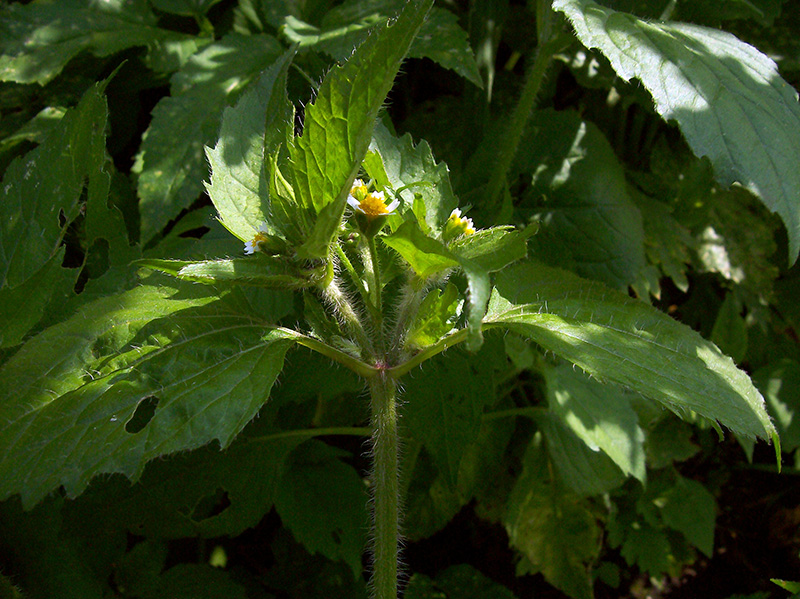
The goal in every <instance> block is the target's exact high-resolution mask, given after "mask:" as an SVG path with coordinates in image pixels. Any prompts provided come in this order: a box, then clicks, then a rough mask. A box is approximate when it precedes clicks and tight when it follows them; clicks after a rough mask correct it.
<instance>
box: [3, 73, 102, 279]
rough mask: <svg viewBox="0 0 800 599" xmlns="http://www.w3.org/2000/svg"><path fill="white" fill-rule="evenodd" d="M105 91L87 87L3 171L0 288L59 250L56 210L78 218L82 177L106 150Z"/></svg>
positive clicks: (90, 172)
mask: <svg viewBox="0 0 800 599" xmlns="http://www.w3.org/2000/svg"><path fill="white" fill-rule="evenodd" d="M104 89H105V82H102V83H98V84H96V85H94V86H92V88H91V89H89V90H88V91H87V92H86V93H85V94H84V96H83V98H82V99H81V101H80V102H79V103H78V105H77V106H76V107H75V108H73V109H71V110H68V111H67V114H66V115H65V116H64V117H63V118H62V119H61V121H60V122H59V123H58V124H57V125H55V126H54V127H53V129H52V131H51V133H50V135H49V136H48V138H47V140H46V141H45V142H44V143H42V144H41V145H39V146H38V147H37V148H36V149H34V150H32V151H31V152H29V153H28V154H26V155H25V156H20V157H19V158H17V159H15V160H14V161H13V162H12V163H11V164H10V165H9V167H8V169H7V170H6V172H5V175H4V177H3V181H2V183H1V184H0V185H2V196H0V227H1V228H0V286H2V287H16V286H17V285H20V284H21V283H23V282H25V281H26V280H28V279H29V278H30V277H31V276H32V275H33V273H34V272H36V271H37V270H39V269H40V268H41V267H42V266H43V265H44V264H45V263H46V262H47V261H48V260H50V259H51V257H52V256H53V255H54V254H55V252H57V251H58V249H59V247H60V243H61V239H62V236H63V234H64V228H65V227H66V224H62V223H60V222H59V213H60V212H61V213H63V218H64V220H65V221H66V222H67V223H69V222H71V221H72V220H73V219H75V218H76V217H77V216H78V211H79V206H78V201H79V199H80V195H81V192H82V191H83V188H84V185H85V183H86V179H87V178H90V180H91V178H94V177H96V176H98V175H99V173H98V169H99V168H100V167H99V166H98V162H100V164H101V165H102V157H103V155H104V152H105V133H104V132H105V125H106V115H107V109H106V103H105V98H104V97H103V90H104ZM98 157H100V160H99V161H98Z"/></svg>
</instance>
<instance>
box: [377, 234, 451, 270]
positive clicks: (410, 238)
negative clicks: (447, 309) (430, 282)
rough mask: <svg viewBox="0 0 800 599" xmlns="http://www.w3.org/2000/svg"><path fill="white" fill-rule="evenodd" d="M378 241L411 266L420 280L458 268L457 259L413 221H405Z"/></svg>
mask: <svg viewBox="0 0 800 599" xmlns="http://www.w3.org/2000/svg"><path fill="white" fill-rule="evenodd" d="M380 240H381V241H382V242H383V243H384V244H385V245H387V246H389V247H390V248H392V249H393V250H394V251H396V252H397V253H398V254H400V255H401V256H402V257H403V259H404V260H405V261H406V262H408V263H409V264H410V265H411V268H413V269H414V272H415V273H417V276H418V277H419V278H420V279H423V280H424V279H427V278H429V277H432V276H433V275H435V274H437V273H440V272H442V271H444V270H447V269H448V268H453V267H455V266H458V259H457V258H456V256H454V255H453V254H452V253H451V252H450V251H449V250H448V249H447V248H446V247H445V245H444V244H443V243H442V242H441V241H439V240H437V239H433V238H431V237H428V236H427V235H425V234H424V233H423V232H422V230H421V229H420V228H419V225H417V223H415V222H414V221H406V222H404V223H403V224H402V225H400V227H399V228H398V229H397V230H396V231H395V232H394V233H392V234H391V235H384V236H381V237H380Z"/></svg>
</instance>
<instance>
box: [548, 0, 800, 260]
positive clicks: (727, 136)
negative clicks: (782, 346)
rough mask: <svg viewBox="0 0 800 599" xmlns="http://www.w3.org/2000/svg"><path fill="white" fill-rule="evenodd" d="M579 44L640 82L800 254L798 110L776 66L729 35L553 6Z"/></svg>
mask: <svg viewBox="0 0 800 599" xmlns="http://www.w3.org/2000/svg"><path fill="white" fill-rule="evenodd" d="M553 8H554V9H556V10H559V11H562V12H563V13H564V14H565V15H566V16H567V17H568V18H569V20H570V22H571V23H572V25H573V27H574V28H575V31H576V33H577V35H578V38H579V39H580V40H581V41H582V42H583V43H584V45H586V46H587V47H589V48H597V49H599V50H600V51H601V52H602V53H603V54H605V56H606V57H607V58H608V59H609V61H610V62H611V64H612V66H613V67H614V70H615V71H616V72H617V74H618V75H619V76H620V77H622V78H623V79H624V80H626V81H629V80H631V79H632V78H637V79H639V80H640V81H641V82H642V84H643V85H644V87H645V88H647V90H648V91H649V92H650V94H651V95H652V96H653V100H654V102H655V107H656V110H657V111H658V113H659V114H660V115H661V116H662V117H664V118H665V119H667V120H675V121H677V123H678V126H679V127H680V128H681V131H682V132H683V134H684V136H685V137H686V140H687V141H688V143H689V146H690V147H691V148H692V151H693V152H694V153H695V154H697V155H698V156H708V157H709V158H710V159H711V162H712V164H713V165H714V171H715V175H716V178H717V179H718V180H719V181H720V182H721V183H722V184H723V185H731V184H733V183H739V184H740V185H742V186H743V187H745V188H747V189H749V190H750V191H752V192H753V193H754V194H756V195H757V196H759V197H760V198H761V200H762V201H763V202H764V203H765V204H766V205H767V207H769V209H770V210H772V211H774V212H777V213H778V214H779V215H780V216H781V218H782V219H783V222H784V223H785V225H786V229H787V231H788V234H789V259H790V261H792V262H794V260H795V259H796V258H797V255H798V252H800V209H798V206H800V202H798V197H799V196H800V170H799V169H798V168H797V163H798V161H800V138H798V136H797V135H796V134H795V132H796V131H797V130H798V128H800V105H799V104H798V102H797V92H796V91H795V90H794V89H793V88H792V87H791V86H790V85H789V84H788V83H786V81H784V80H783V79H782V78H781V77H780V75H779V74H778V70H777V67H776V65H775V63H774V62H773V61H772V60H771V59H770V58H768V57H767V56H765V55H764V54H762V53H761V52H759V51H758V50H756V49H755V48H753V47H752V46H750V45H748V44H746V43H744V42H742V41H741V40H739V39H737V38H736V37H735V36H733V35H731V34H729V33H726V32H724V31H720V30H717V29H708V28H704V27H700V26H696V25H687V24H683V23H672V22H657V21H644V20H642V19H639V18H637V17H634V16H633V15H630V14H627V13H622V12H616V11H614V10H611V9H608V8H605V7H602V6H600V5H598V4H596V3H595V2H592V1H591V0H555V1H554V2H553Z"/></svg>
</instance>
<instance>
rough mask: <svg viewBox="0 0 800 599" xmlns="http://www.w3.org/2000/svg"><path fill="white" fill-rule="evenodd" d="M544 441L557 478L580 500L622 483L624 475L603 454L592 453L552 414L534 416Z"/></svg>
mask: <svg viewBox="0 0 800 599" xmlns="http://www.w3.org/2000/svg"><path fill="white" fill-rule="evenodd" d="M536 423H537V424H538V425H539V427H540V430H541V431H542V434H543V435H544V438H545V440H546V441H547V454H548V455H549V456H550V459H551V460H552V461H553V465H554V466H555V470H556V471H557V472H558V475H559V479H560V480H561V481H562V482H563V483H564V484H565V485H566V486H567V487H568V488H569V489H571V490H572V491H573V492H574V493H577V494H578V495H580V496H581V497H587V496H590V495H602V494H604V493H608V492H609V491H611V490H613V489H616V488H617V487H619V486H620V485H621V484H622V483H624V482H625V476H624V475H623V473H622V472H621V471H620V469H619V468H618V467H617V466H616V464H614V462H612V461H611V458H609V457H608V456H607V455H605V454H604V453H602V452H599V451H592V450H591V449H589V447H588V446H587V445H586V443H584V442H583V441H582V440H581V439H579V438H578V437H577V436H576V435H575V433H574V432H573V431H572V430H570V429H569V427H568V426H567V425H566V424H564V422H563V421H561V420H560V419H559V418H558V417H557V416H554V415H553V414H548V413H545V414H539V415H537V416H536Z"/></svg>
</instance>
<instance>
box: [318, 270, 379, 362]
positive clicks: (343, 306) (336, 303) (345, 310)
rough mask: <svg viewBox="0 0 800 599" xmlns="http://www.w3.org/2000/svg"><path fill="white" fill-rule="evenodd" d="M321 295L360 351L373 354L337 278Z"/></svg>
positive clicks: (359, 320)
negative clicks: (332, 308) (356, 343)
mask: <svg viewBox="0 0 800 599" xmlns="http://www.w3.org/2000/svg"><path fill="white" fill-rule="evenodd" d="M322 294H323V296H324V297H325V299H326V300H327V301H329V302H330V303H331V305H333V307H334V310H335V312H336V315H337V318H338V319H339V321H340V322H341V323H342V324H344V326H345V327H346V328H347V330H348V331H350V333H351V334H352V335H353V336H354V337H355V340H356V341H357V342H358V344H359V345H360V346H361V347H362V349H364V350H366V351H367V353H369V354H373V353H374V352H373V347H372V342H371V341H370V338H369V336H368V335H367V332H366V331H365V330H364V325H362V324H361V319H360V318H359V317H358V314H356V312H355V310H354V309H353V306H352V304H351V303H350V300H348V299H347V296H346V295H345V294H344V292H343V291H342V290H341V288H340V286H339V279H338V277H334V278H333V280H332V281H331V282H330V283H329V284H328V285H327V286H326V287H324V288H323V289H322ZM312 349H314V348H312Z"/></svg>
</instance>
